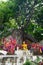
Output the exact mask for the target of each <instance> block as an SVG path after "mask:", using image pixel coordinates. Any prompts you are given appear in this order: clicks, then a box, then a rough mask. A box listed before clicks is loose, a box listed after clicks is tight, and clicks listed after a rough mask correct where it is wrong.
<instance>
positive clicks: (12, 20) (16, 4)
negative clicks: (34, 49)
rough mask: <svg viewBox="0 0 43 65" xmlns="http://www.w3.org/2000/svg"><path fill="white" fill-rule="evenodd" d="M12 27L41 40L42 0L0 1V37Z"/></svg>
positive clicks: (42, 33) (42, 28)
mask: <svg viewBox="0 0 43 65" xmlns="http://www.w3.org/2000/svg"><path fill="white" fill-rule="evenodd" d="M13 29H21V30H22V31H23V32H25V33H27V34H31V35H32V36H33V37H34V38H35V39H36V40H37V41H40V40H42V39H43V0H7V1H6V2H4V1H0V38H2V37H4V36H7V35H9V34H10V31H11V30H13Z"/></svg>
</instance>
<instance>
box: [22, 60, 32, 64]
mask: <svg viewBox="0 0 43 65" xmlns="http://www.w3.org/2000/svg"><path fill="white" fill-rule="evenodd" d="M23 65H32V64H31V62H30V61H28V60H27V61H26V62H25V63H24V64H23Z"/></svg>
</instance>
